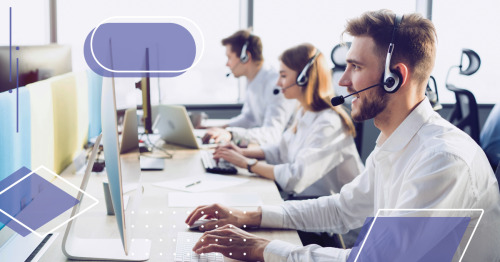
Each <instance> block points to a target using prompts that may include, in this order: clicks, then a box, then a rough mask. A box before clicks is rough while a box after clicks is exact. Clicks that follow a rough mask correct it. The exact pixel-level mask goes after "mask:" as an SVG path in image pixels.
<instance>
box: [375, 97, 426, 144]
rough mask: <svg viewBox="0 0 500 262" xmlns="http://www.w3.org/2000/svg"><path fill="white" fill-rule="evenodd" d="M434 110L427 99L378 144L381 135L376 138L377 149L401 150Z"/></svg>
mask: <svg viewBox="0 0 500 262" xmlns="http://www.w3.org/2000/svg"><path fill="white" fill-rule="evenodd" d="M432 114H434V110H433V109H432V106H431V104H430V102H429V99H428V98H427V97H425V98H424V100H422V102H420V104H419V105H418V106H417V107H415V109H413V111H411V113H410V114H409V115H408V116H407V117H406V118H405V120H403V122H401V124H400V125H399V126H398V127H397V128H396V130H394V132H393V133H392V134H391V135H390V136H389V137H388V138H387V139H386V140H385V142H384V143H383V144H380V140H381V138H380V137H381V135H382V134H380V135H379V136H378V138H377V142H376V143H377V147H379V150H380V151H388V152H398V151H400V150H401V149H403V148H404V147H405V146H406V145H407V144H408V143H409V142H410V140H411V139H412V138H413V136H415V134H416V133H417V132H418V130H419V129H420V127H422V125H423V124H424V123H425V122H427V121H428V120H429V118H430V116H431V115H432Z"/></svg>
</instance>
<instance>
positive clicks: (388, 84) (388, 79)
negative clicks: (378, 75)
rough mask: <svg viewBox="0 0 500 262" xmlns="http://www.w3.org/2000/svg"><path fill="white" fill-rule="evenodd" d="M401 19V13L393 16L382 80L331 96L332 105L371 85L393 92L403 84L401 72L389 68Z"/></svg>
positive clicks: (336, 104)
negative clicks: (342, 94)
mask: <svg viewBox="0 0 500 262" xmlns="http://www.w3.org/2000/svg"><path fill="white" fill-rule="evenodd" d="M401 21H403V16H402V15H396V17H395V18H394V28H393V30H392V38H391V43H390V44H389V49H388V50H387V56H386V58H385V69H384V74H383V75H382V79H381V80H382V81H381V82H380V83H377V84H375V85H372V86H369V87H367V88H365V89H362V90H360V91H358V92H354V93H352V94H349V95H347V96H336V97H334V98H332V101H331V103H332V105H333V106H338V105H341V104H343V103H344V101H345V98H347V97H350V96H352V95H355V94H357V93H360V92H363V91H365V90H368V89H370V88H372V87H376V86H383V87H384V90H385V92H387V93H391V94H392V93H395V92H396V91H398V89H399V88H400V87H401V85H402V84H403V76H402V75H401V72H399V71H397V70H391V58H392V53H393V52H394V43H395V41H396V38H397V32H398V29H399V25H400V24H401Z"/></svg>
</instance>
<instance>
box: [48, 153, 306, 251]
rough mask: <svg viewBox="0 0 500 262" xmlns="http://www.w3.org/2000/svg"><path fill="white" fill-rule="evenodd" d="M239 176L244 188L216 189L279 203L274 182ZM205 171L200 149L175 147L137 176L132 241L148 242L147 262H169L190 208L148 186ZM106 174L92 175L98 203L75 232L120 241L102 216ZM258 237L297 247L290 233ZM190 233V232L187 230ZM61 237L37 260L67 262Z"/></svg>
mask: <svg viewBox="0 0 500 262" xmlns="http://www.w3.org/2000/svg"><path fill="white" fill-rule="evenodd" d="M239 171H240V175H238V176H240V177H244V178H248V179H249V181H248V182H247V183H245V184H241V185H238V186H234V187H231V188H225V189H222V190H217V192H221V191H222V192H224V193H241V192H253V193H257V194H258V195H259V196H261V198H262V201H263V202H264V204H265V205H279V204H281V203H283V200H282V199H281V197H280V195H279V193H278V190H277V188H276V185H275V184H274V182H273V181H271V180H267V179H263V178H258V177H255V176H251V175H249V173H248V172H247V171H246V170H243V169H239ZM204 172H205V171H204V169H203V166H202V163H201V156H200V151H199V150H189V149H184V148H182V147H177V148H176V151H175V153H174V157H173V158H172V159H166V160H165V170H163V171H161V172H158V171H156V172H148V171H143V172H142V178H141V180H142V184H143V187H144V194H143V197H142V200H141V204H140V208H139V209H138V210H134V215H133V216H132V218H131V219H132V221H131V222H132V225H134V226H133V228H132V230H133V232H132V234H133V238H147V239H150V240H151V241H152V245H151V253H150V259H149V261H174V258H175V257H174V253H175V248H176V242H175V240H174V239H175V238H176V236H177V233H178V232H190V231H189V230H188V228H187V225H186V224H184V221H185V219H186V217H187V215H188V214H189V213H190V211H191V210H193V208H180V207H175V208H174V207H169V206H168V193H169V192H179V191H175V190H170V189H166V188H162V187H158V186H154V185H152V184H153V183H157V182H163V181H165V180H174V179H180V178H184V177H187V176H196V175H199V174H203V173H204ZM74 173H75V172H74V170H73V167H72V166H70V167H68V168H67V169H66V170H65V171H64V172H63V174H62V176H63V177H64V178H65V179H68V180H69V181H71V182H72V183H73V184H75V185H79V183H80V181H81V179H82V175H75V174H74ZM105 179H106V174H105V173H100V174H92V176H91V178H90V181H89V184H88V187H87V192H88V193H89V194H91V195H92V196H94V197H96V198H97V199H99V204H98V205H97V206H96V207H94V208H93V209H91V210H89V211H88V212H87V213H85V214H83V215H82V216H81V217H79V218H78V222H77V224H76V232H77V234H78V236H79V237H88V238H90V237H92V238H104V237H107V238H111V237H114V238H119V232H118V228H117V226H116V222H115V218H114V217H113V216H107V215H106V206H105V201H104V194H103V190H102V181H104V180H105ZM241 209H243V210H255V209H256V208H255V207H244V208H241ZM249 231H250V232H252V233H254V234H257V235H259V236H261V237H265V238H268V239H280V240H284V241H288V242H290V243H293V244H297V245H301V242H300V239H299V237H298V235H297V232H296V231H295V230H268V229H265V230H260V229H255V230H249ZM191 232H192V231H191ZM61 241H62V238H57V239H56V241H55V243H54V244H53V245H52V246H51V247H50V249H49V250H48V251H47V252H46V253H45V255H44V256H43V257H42V259H41V260H40V261H67V259H66V257H65V256H64V255H63V253H62V251H61ZM225 261H231V260H228V259H227V258H226V260H225Z"/></svg>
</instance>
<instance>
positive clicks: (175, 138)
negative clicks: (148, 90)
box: [153, 105, 217, 149]
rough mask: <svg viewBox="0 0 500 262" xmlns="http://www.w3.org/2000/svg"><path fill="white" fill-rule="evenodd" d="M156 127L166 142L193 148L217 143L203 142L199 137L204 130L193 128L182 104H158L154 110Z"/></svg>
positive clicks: (206, 146)
mask: <svg viewBox="0 0 500 262" xmlns="http://www.w3.org/2000/svg"><path fill="white" fill-rule="evenodd" d="M155 111H156V112H157V116H156V118H155V123H156V129H158V132H159V134H160V137H161V139H163V140H164V141H165V142H167V143H171V144H175V145H180V146H184V147H188V148H194V149H206V148H214V147H216V146H217V144H214V143H212V144H203V143H202V142H201V137H202V135H203V134H204V132H205V130H200V129H194V128H193V124H192V123H191V120H190V119H189V115H188V113H187V111H186V108H185V107H184V106H178V105H158V106H156V108H155V109H153V114H154V112H155Z"/></svg>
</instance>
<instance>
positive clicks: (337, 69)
mask: <svg viewBox="0 0 500 262" xmlns="http://www.w3.org/2000/svg"><path fill="white" fill-rule="evenodd" d="M350 47H351V42H345V43H343V44H338V45H336V46H334V47H333V49H332V52H331V53H330V58H331V59H332V63H333V68H332V81H333V90H334V91H335V95H343V96H346V95H348V94H349V93H348V92H347V88H345V87H341V86H339V80H340V78H341V77H342V74H343V73H344V71H345V68H346V67H347V62H346V55H347V51H349V48H350ZM351 100H352V99H346V102H345V105H344V109H345V110H346V111H347V113H350V111H351V106H350V105H351ZM354 128H355V129H356V134H357V135H356V137H355V138H354V143H356V149H357V150H358V153H359V155H360V156H361V149H362V144H363V123H357V122H354Z"/></svg>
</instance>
